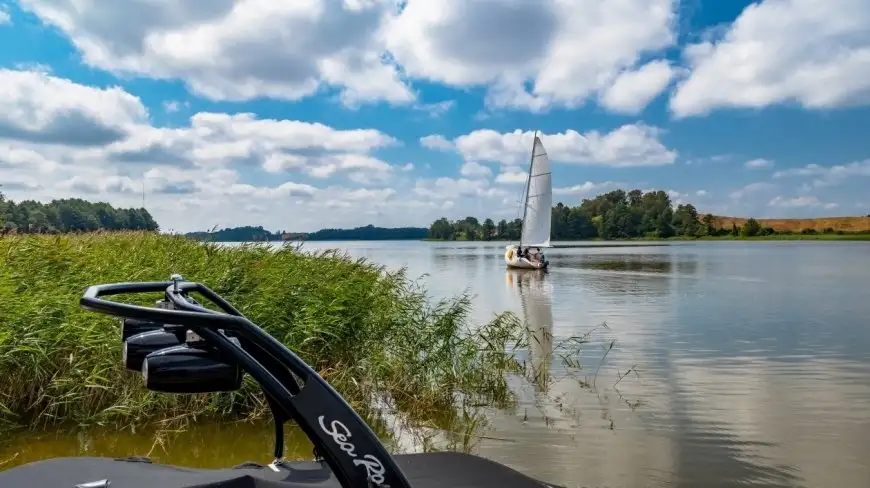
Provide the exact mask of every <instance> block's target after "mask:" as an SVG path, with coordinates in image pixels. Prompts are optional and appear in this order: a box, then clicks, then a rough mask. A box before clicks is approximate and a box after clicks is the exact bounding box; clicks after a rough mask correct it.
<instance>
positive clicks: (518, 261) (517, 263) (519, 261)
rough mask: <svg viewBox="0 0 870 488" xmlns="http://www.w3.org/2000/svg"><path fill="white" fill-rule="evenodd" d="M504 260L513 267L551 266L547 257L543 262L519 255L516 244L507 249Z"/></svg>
mask: <svg viewBox="0 0 870 488" xmlns="http://www.w3.org/2000/svg"><path fill="white" fill-rule="evenodd" d="M504 262H505V264H506V265H507V267H508V268H511V269H547V267H549V266H550V262H549V261H547V260H546V259H545V260H544V261H543V262H533V261H529V260H528V259H526V258H521V257H519V256H518V254H517V248H516V247H515V246H510V247H508V248H507V250H505V253H504Z"/></svg>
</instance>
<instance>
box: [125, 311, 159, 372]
mask: <svg viewBox="0 0 870 488" xmlns="http://www.w3.org/2000/svg"><path fill="white" fill-rule="evenodd" d="M162 328H163V324H161V323H159V322H151V321H148V320H139V319H121V340H122V341H126V340H127V339H129V338H131V337H133V336H134V335H137V334H141V333H142V332H151V331H152V330H160V329H162ZM136 370H137V371H138V368H137V369H136Z"/></svg>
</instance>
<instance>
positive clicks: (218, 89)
mask: <svg viewBox="0 0 870 488" xmlns="http://www.w3.org/2000/svg"><path fill="white" fill-rule="evenodd" d="M20 3H21V5H22V7H23V8H25V9H28V10H30V11H31V12H33V13H34V14H36V15H37V16H39V17H40V18H41V19H42V20H43V21H44V22H46V23H48V24H51V25H53V26H55V27H57V28H58V29H60V31H61V32H63V33H65V34H66V35H67V36H69V38H70V39H71V40H72V42H73V43H74V44H75V46H76V47H77V48H78V49H79V51H81V53H82V58H83V60H84V61H85V62H86V63H88V64H89V65H91V66H95V67H98V68H101V69H105V70H108V71H110V72H113V73H118V74H128V73H129V74H137V75H145V76H149V77H152V78H164V79H181V80H184V82H185V83H186V84H187V85H188V86H189V87H190V89H191V90H192V91H193V92H195V93H196V94H197V95H200V96H203V97H206V98H210V99H215V100H247V99H252V98H256V97H263V96H266V97H273V98H278V99H287V100H296V99H299V98H301V97H305V96H309V95H312V94H314V93H316V92H317V91H318V90H319V89H320V88H321V87H323V86H326V87H335V88H337V89H338V90H340V97H341V99H342V100H343V101H344V102H346V103H348V104H351V105H352V104H355V103H357V102H359V101H363V100H386V101H389V102H394V103H409V102H412V101H413V100H414V99H415V95H414V93H413V92H412V91H411V90H410V88H409V87H408V86H407V85H406V84H405V83H404V82H403V81H402V79H401V77H400V75H399V70H398V68H397V67H396V66H395V64H393V63H391V62H390V61H388V60H386V59H385V57H384V56H383V54H384V50H383V45H382V42H380V41H379V39H378V38H379V35H378V32H379V30H380V29H381V27H382V24H383V22H384V20H385V18H386V17H387V16H389V15H391V13H392V12H393V9H394V5H393V2H392V1H390V0H366V1H358V0H326V1H294V2H262V1H259V0H238V1H234V0H215V1H209V2H201V1H199V2H185V3H184V5H179V4H178V3H177V2H170V1H160V0H159V1H152V0H133V1H129V2H121V3H116V4H113V5H108V4H107V5H104V2H98V1H96V0H85V1H80V0H22V1H21V2H20ZM130 19H135V21H134V22H131V21H130ZM251 26H256V28H251Z"/></svg>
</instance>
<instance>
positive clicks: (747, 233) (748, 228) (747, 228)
mask: <svg viewBox="0 0 870 488" xmlns="http://www.w3.org/2000/svg"><path fill="white" fill-rule="evenodd" d="M760 233H761V224H759V223H758V221H757V220H755V219H749V220H747V221H746V222H744V223H743V227H742V228H741V229H740V235H742V236H744V237H754V236H757V235H759V234H760Z"/></svg>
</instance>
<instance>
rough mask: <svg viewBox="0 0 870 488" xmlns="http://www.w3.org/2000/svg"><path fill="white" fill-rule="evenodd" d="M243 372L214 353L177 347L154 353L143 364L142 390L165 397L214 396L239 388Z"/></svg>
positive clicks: (203, 349)
mask: <svg viewBox="0 0 870 488" xmlns="http://www.w3.org/2000/svg"><path fill="white" fill-rule="evenodd" d="M242 374H243V373H242V369H241V368H240V367H239V366H238V365H236V364H230V363H227V362H226V361H225V360H224V359H222V358H221V356H220V355H219V354H218V353H217V352H216V351H213V350H210V349H206V348H200V347H193V346H191V345H189V344H179V345H177V346H172V347H167V348H165V349H160V350H158V351H154V352H152V353H150V354H148V356H146V357H145V361H144V362H143V363H142V377H143V378H144V380H145V387H146V388H148V389H149V390H152V391H160V392H164V393H213V392H219V391H235V390H238V389H239V388H241V386H242Z"/></svg>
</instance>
